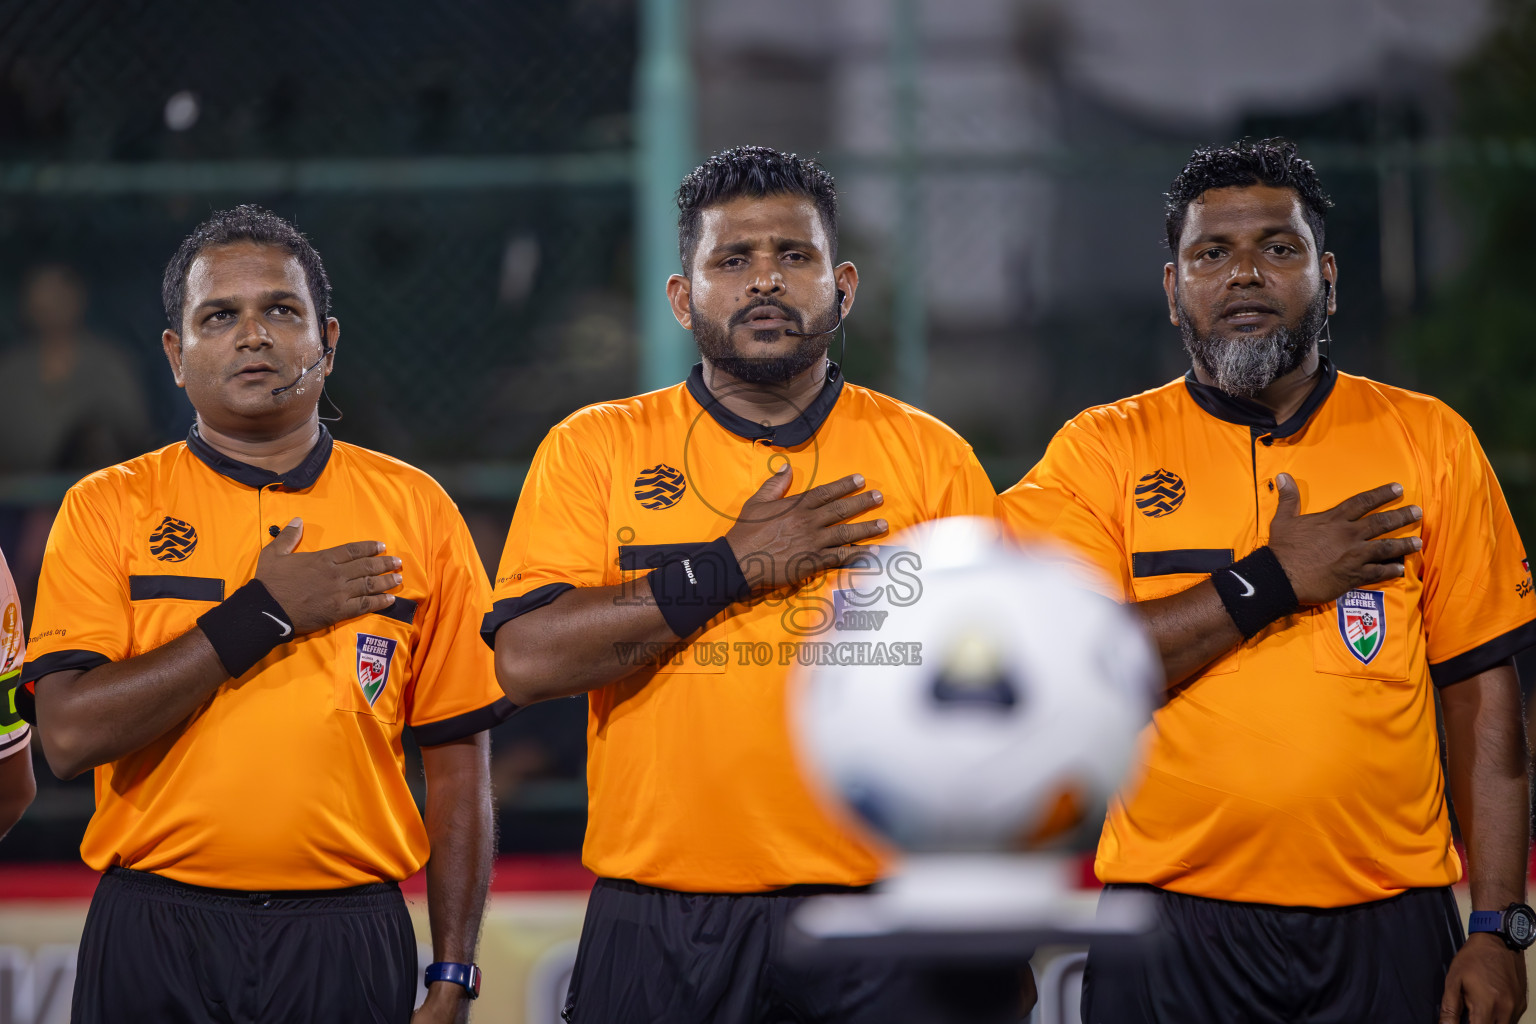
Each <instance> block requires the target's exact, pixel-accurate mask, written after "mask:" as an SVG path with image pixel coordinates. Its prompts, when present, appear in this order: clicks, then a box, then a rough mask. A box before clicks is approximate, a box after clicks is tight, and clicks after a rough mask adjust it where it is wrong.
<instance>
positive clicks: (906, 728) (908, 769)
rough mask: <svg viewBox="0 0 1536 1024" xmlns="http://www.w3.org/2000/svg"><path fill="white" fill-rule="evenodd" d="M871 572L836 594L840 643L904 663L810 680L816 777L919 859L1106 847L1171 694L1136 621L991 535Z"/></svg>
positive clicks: (943, 530) (901, 547) (941, 544)
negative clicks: (1161, 689)
mask: <svg viewBox="0 0 1536 1024" xmlns="http://www.w3.org/2000/svg"><path fill="white" fill-rule="evenodd" d="M903 551H904V552H905V555H902V554H901V552H903ZM872 562H873V563H877V564H878V568H879V570H880V571H879V572H878V573H877V572H875V571H874V567H873V566H871V567H868V568H866V569H865V571H863V572H859V573H854V574H850V577H849V578H846V579H844V580H843V581H841V583H840V586H841V587H842V589H840V590H838V591H836V592H835V593H834V606H835V609H836V619H837V624H838V632H837V633H836V635H835V639H836V640H837V641H839V642H840V643H847V642H848V641H849V639H850V638H854V639H857V640H859V641H875V642H877V643H879V644H886V645H894V644H898V643H899V644H904V645H907V646H905V647H902V648H894V647H887V648H885V650H886V651H891V650H895V651H896V652H897V653H896V656H894V657H879V656H873V657H872V656H869V655H868V653H867V652H866V653H865V654H864V655H863V656H858V655H856V654H855V655H845V656H844V659H843V660H862V661H865V662H870V661H881V662H884V663H879V664H872V663H866V664H835V663H831V662H835V661H836V660H837V657H836V656H835V655H833V656H823V657H822V658H821V659H820V660H821V661H822V662H823V663H822V664H815V665H812V666H810V667H807V668H805V669H803V670H801V675H800V677H799V679H798V685H797V688H798V691H799V692H798V700H797V701H796V702H795V703H794V705H793V708H794V710H793V712H792V714H794V715H795V717H796V718H797V721H796V723H795V726H796V729H797V732H798V735H799V739H800V747H801V753H802V757H803V759H804V761H805V762H806V763H807V767H808V769H809V773H810V775H811V777H813V778H816V777H819V778H820V780H821V782H822V784H823V785H824V786H825V788H827V789H828V790H830V792H831V793H832V794H834V795H835V796H836V797H838V798H840V799H841V800H842V801H843V802H844V803H845V804H846V805H847V806H848V807H851V808H852V809H853V810H854V811H855V812H856V813H857V815H858V816H859V817H860V818H862V819H863V820H864V821H865V822H867V823H868V824H869V825H870V826H871V827H873V828H874V829H875V830H876V831H877V832H879V833H881V834H883V835H884V836H885V837H887V838H888V839H890V840H891V841H893V842H895V843H896V844H897V845H898V846H901V847H903V848H905V849H907V850H910V851H913V852H960V851H978V852H979V851H998V850H1028V849H1036V848H1041V847H1044V846H1065V845H1082V844H1087V843H1091V842H1092V841H1093V840H1095V839H1097V836H1098V831H1099V826H1100V823H1101V822H1102V820H1103V811H1104V806H1105V802H1106V800H1107V799H1108V797H1109V796H1110V794H1111V793H1112V792H1113V791H1114V790H1115V788H1116V787H1117V785H1118V784H1120V783H1121V781H1122V779H1123V777H1124V776H1125V773H1126V770H1127V768H1128V766H1129V765H1130V763H1131V760H1132V757H1133V753H1134V748H1135V745H1136V741H1137V735H1138V733H1139V732H1140V730H1141V729H1142V727H1143V726H1144V725H1145V724H1146V722H1147V720H1148V717H1149V715H1150V712H1151V706H1152V697H1153V694H1154V692H1155V687H1157V686H1158V685H1160V683H1161V669H1160V667H1159V666H1158V664H1157V662H1156V660H1155V657H1154V654H1153V651H1152V649H1151V646H1150V644H1149V643H1148V641H1147V639H1146V637H1145V634H1144V633H1143V631H1142V628H1141V625H1140V622H1139V620H1138V618H1137V617H1136V616H1135V615H1134V614H1132V613H1131V612H1129V611H1128V610H1127V609H1125V608H1123V607H1122V606H1120V605H1118V604H1116V603H1114V602H1113V601H1110V600H1108V599H1106V598H1104V597H1101V596H1099V595H1097V594H1094V593H1092V592H1091V591H1088V590H1084V589H1082V588H1081V586H1080V584H1079V583H1078V580H1079V579H1080V578H1081V577H1080V576H1077V575H1074V574H1073V572H1072V571H1069V570H1068V569H1067V568H1065V567H1063V565H1062V564H1061V559H1060V552H1057V551H1055V550H1047V549H1021V548H1019V547H1017V546H1015V545H1013V544H1012V543H1010V542H1009V541H1007V540H1006V539H1005V538H1004V537H1002V535H1001V532H1000V530H999V528H998V527H997V526H996V524H994V523H992V522H990V521H988V520H984V519H968V518H959V519H946V520H939V521H936V522H933V523H928V524H925V525H924V526H922V527H919V528H917V529H915V530H913V531H909V532H908V533H906V534H903V535H902V536H901V537H899V538H897V540H896V542H895V544H894V545H889V546H882V547H881V548H879V549H875V551H874V552H873V553H872ZM903 563H904V564H903ZM1079 571H1080V570H1079ZM896 576H905V577H907V578H908V579H907V580H906V581H905V582H904V583H903V586H902V587H900V588H898V587H895V586H892V587H889V588H884V589H883V590H882V588H881V587H880V581H881V580H882V579H886V578H894V577H896ZM912 577H915V578H916V580H917V581H918V585H917V586H916V587H914V586H912V585H911V582H910V578H912ZM855 589H856V590H857V591H858V593H857V594H854V593H851V592H852V591H853V590H855ZM877 590H878V591H881V592H880V593H878V594H877V593H876V592H877ZM850 611H851V612H853V614H852V615H849V612H850ZM882 611H883V612H888V615H886V616H878V614H877V613H878V612H882ZM876 624H878V626H877V629H876V631H873V632H864V633H857V632H852V631H850V630H857V629H865V630H870V629H872V628H874V627H876ZM914 643H916V644H921V662H920V664H912V663H910V662H911V661H912V660H913V659H912V658H911V657H910V656H909V655H910V654H911V653H912V648H911V646H910V645H911V644H914ZM836 646H837V645H832V647H831V648H829V649H832V650H835V648H836ZM891 661H899V662H902V663H900V664H891V663H889V662H891Z"/></svg>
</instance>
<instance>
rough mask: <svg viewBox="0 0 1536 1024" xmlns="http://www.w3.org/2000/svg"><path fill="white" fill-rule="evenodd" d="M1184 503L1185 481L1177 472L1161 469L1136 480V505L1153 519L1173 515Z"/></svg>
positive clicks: (1143, 513)
mask: <svg viewBox="0 0 1536 1024" xmlns="http://www.w3.org/2000/svg"><path fill="white" fill-rule="evenodd" d="M1182 504H1184V481H1183V480H1181V479H1180V478H1179V475H1178V474H1177V473H1170V472H1168V470H1166V469H1159V470H1157V471H1156V472H1155V473H1148V474H1147V475H1146V476H1144V477H1142V478H1141V479H1140V480H1138V481H1136V507H1137V508H1138V509H1140V510H1141V514H1142V515H1144V516H1151V517H1152V518H1153V519H1156V518H1158V517H1159V516H1166V515H1171V514H1172V513H1174V512H1177V511H1178V510H1179V506H1180V505H1182Z"/></svg>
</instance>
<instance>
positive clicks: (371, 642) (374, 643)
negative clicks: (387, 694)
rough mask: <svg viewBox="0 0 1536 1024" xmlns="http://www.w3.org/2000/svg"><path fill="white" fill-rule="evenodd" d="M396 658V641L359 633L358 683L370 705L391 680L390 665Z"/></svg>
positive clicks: (371, 705)
mask: <svg viewBox="0 0 1536 1024" xmlns="http://www.w3.org/2000/svg"><path fill="white" fill-rule="evenodd" d="M394 660H395V641H394V640H391V639H389V638H388V637H382V636H374V635H373V634H372V633H359V634H357V685H358V686H361V687H362V688H363V696H364V697H366V698H368V706H369V707H373V702H374V701H376V700H378V699H379V694H381V693H383V692H384V686H385V684H387V683H388V682H389V666H390V664H391V663H392V662H393V661H394Z"/></svg>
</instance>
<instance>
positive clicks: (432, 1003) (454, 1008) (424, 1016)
mask: <svg viewBox="0 0 1536 1024" xmlns="http://www.w3.org/2000/svg"><path fill="white" fill-rule="evenodd" d="M1521 980H1522V985H1521V988H1520V993H1521V996H1522V998H1523V997H1524V994H1525V987H1524V984H1523V981H1524V979H1523V978H1522V979H1521ZM467 1020H469V993H468V992H465V991H464V989H463V987H462V986H459V985H454V984H451V983H449V982H446V981H434V982H433V983H432V984H430V985H428V986H427V998H426V999H425V1000H423V1001H422V1004H421V1009H419V1010H417V1011H416V1012H415V1013H413V1014H411V1024H464V1022H465V1021H467Z"/></svg>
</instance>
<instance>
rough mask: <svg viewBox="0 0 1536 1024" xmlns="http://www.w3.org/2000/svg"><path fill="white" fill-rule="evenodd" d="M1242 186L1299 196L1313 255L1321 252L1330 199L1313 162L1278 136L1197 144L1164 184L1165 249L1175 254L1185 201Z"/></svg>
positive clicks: (1186, 205)
mask: <svg viewBox="0 0 1536 1024" xmlns="http://www.w3.org/2000/svg"><path fill="white" fill-rule="evenodd" d="M1247 185H1269V186H1271V187H1273V188H1288V189H1291V190H1292V191H1294V192H1295V193H1296V194H1297V195H1298V196H1300V197H1301V212H1302V216H1303V217H1305V218H1306V221H1307V226H1308V227H1310V228H1311V229H1312V238H1313V241H1314V242H1316V244H1317V252H1318V255H1319V256H1321V255H1322V252H1323V220H1324V217H1325V215H1326V214H1327V212H1328V210H1329V208H1330V207H1332V206H1333V200H1332V199H1329V198H1328V194H1327V193H1326V192H1324V191H1323V186H1322V185H1321V184H1320V183H1319V182H1318V180H1317V170H1316V168H1314V167H1313V166H1312V161H1310V160H1303V159H1302V158H1301V157H1300V156H1298V155H1297V153H1296V143H1294V142H1292V141H1291V140H1290V139H1281V138H1274V139H1261V140H1260V141H1258V142H1250V141H1249V140H1247V139H1241V140H1239V141H1237V142H1234V143H1232V145H1230V146H1201V147H1200V148H1199V149H1197V150H1195V152H1194V154H1193V155H1192V156H1191V157H1190V158H1189V163H1187V164H1185V165H1184V169H1183V170H1182V171H1180V172H1179V176H1178V177H1177V178H1174V179H1173V184H1172V185H1171V186H1169V188H1168V195H1167V197H1166V198H1167V200H1168V201H1167V205H1166V206H1165V207H1164V212H1165V213H1166V215H1167V227H1168V248H1169V250H1170V251H1172V252H1173V254H1174V255H1175V256H1177V255H1178V252H1179V237H1180V236H1181V235H1182V234H1183V233H1184V218H1185V216H1186V215H1187V214H1188V213H1189V204H1190V203H1192V202H1194V201H1195V200H1197V199H1199V198H1200V197H1201V196H1202V195H1204V194H1205V193H1206V192H1208V191H1210V190H1211V189H1213V188H1231V187H1233V186H1237V187H1239V188H1241V187H1243V186H1247Z"/></svg>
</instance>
